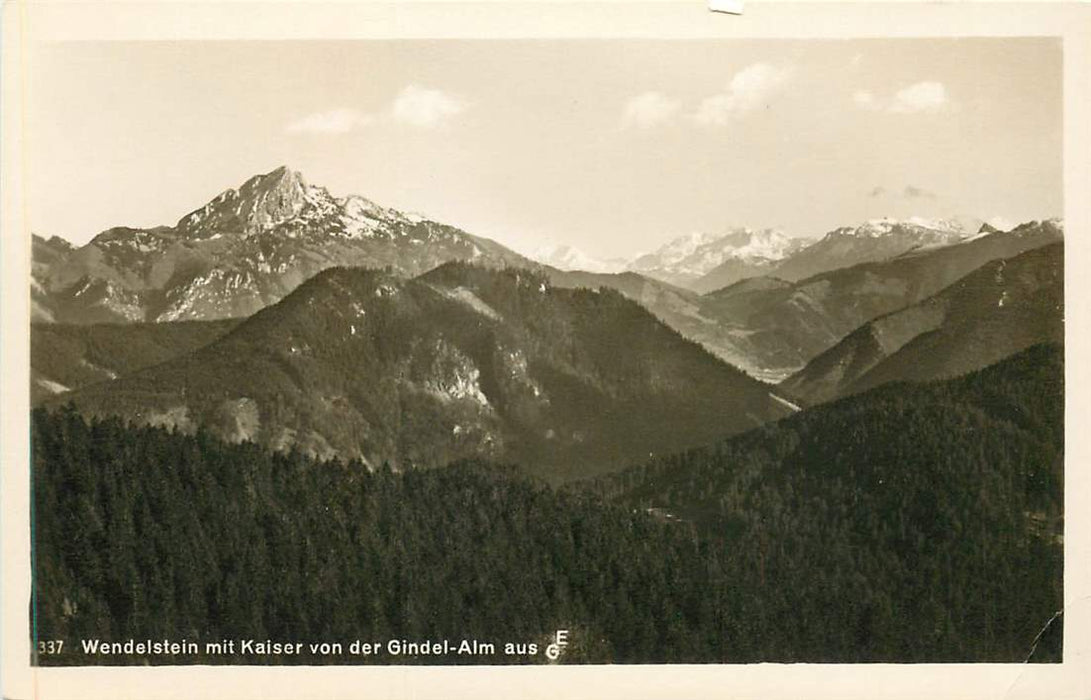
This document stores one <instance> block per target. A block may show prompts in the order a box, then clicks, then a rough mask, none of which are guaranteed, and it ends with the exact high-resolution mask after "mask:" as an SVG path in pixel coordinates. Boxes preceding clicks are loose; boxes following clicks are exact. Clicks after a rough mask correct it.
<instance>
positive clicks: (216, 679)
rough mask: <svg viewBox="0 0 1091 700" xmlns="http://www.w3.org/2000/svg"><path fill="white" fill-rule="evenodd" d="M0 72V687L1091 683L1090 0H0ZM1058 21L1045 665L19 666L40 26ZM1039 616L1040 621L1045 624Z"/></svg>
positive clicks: (837, 690) (932, 27)
mask: <svg viewBox="0 0 1091 700" xmlns="http://www.w3.org/2000/svg"><path fill="white" fill-rule="evenodd" d="M3 9H4V15H3V24H2V31H3V43H2V49H3V56H2V59H0V69H2V71H3V73H2V75H3V77H2V83H0V89H2V95H0V105H2V109H3V111H2V114H0V130H2V133H3V146H2V162H0V186H2V192H0V197H2V198H0V216H2V217H3V218H2V229H0V261H2V266H3V273H2V274H3V287H2V289H3V294H2V295H0V367H2V372H0V396H2V397H3V399H2V403H0V460H2V471H0V498H2V509H0V517H2V521H0V534H2V538H3V587H2V589H0V591H2V598H0V604H2V608H0V618H2V620H3V622H2V624H3V645H2V649H0V653H2V657H0V658H2V670H3V673H2V675H0V677H2V679H3V696H4V697H5V698H18V699H21V698H43V699H49V700H52V699H53V698H88V699H92V698H129V697H131V698H137V697H139V698H155V699H158V698H164V699H167V698H187V699H188V698H194V697H217V698H219V697H231V698H246V697H262V698H292V699H299V698H335V697H369V698H370V697H391V698H393V697H413V698H421V699H424V698H452V697H472V698H510V697H520V698H523V697H526V698H557V697H563V698H573V697H575V698H580V697H587V698H615V697H616V698H626V699H633V698H643V697H671V698H685V697H693V698H709V697H746V698H750V697H753V698H758V697H760V698H781V697H783V698H797V697H831V698H869V699H870V698H891V699H895V698H914V699H916V698H921V697H935V698H986V697H988V698H993V697H1005V698H1057V699H1058V700H1061V699H1065V698H1073V699H1080V700H1085V699H1086V698H1089V697H1091V644H1089V641H1091V634H1089V632H1091V592H1089V591H1091V556H1089V555H1091V537H1089V532H1091V528H1089V521H1091V508H1089V506H1091V503H1089V500H1091V498H1089V496H1091V473H1089V470H1088V469H1087V465H1088V464H1091V434H1089V432H1088V431H1087V430H1086V428H1085V427H1084V426H1086V423H1087V416H1091V391H1089V388H1091V366H1089V365H1091V362H1089V360H1091V348H1089V342H1091V332H1089V329H1088V307H1089V304H1088V302H1091V288H1089V282H1088V275H1086V274H1081V272H1082V271H1083V270H1085V269H1088V265H1089V263H1091V238H1089V224H1091V209H1089V204H1088V202H1089V194H1091V138H1089V129H1091V100H1089V90H1091V6H1088V5H1082V6H1081V5H1077V4H1056V3H955V4H926V3H923V2H922V3H895V2H869V3H845V4H841V3H824V2H805V3H780V2H773V1H771V0H766V1H764V2H754V1H751V2H749V3H747V4H746V6H745V8H744V11H743V14H742V15H739V16H736V15H727V14H723V13H713V12H710V11H709V10H708V8H707V5H705V4H704V3H703V2H693V1H690V0H678V1H673V2H622V1H618V2H578V1H569V2H564V3H546V2H475V3H463V2H457V0H456V1H453V2H411V1H410V2H399V3H390V2H321V3H319V2H294V3H269V2H209V3H199V2H193V3H164V2H127V3H111V2H94V3H78V2H55V3H54V2H43V3H28V2H9V3H8V4H6V5H5V6H4V8H3ZM961 36H966V37H970V36H975V37H976V36H1012V37H1015V36H1057V37H1061V38H1062V40H1063V52H1064V161H1065V162H1064V186H1065V198H1064V201H1065V238H1066V244H1065V247H1066V250H1065V257H1066V278H1065V287H1066V293H1065V296H1066V308H1067V313H1066V319H1065V332H1066V338H1065V354H1066V356H1067V361H1066V362H1065V386H1066V418H1065V436H1066V437H1065V441H1066V445H1065V514H1066V529H1065V542H1064V556H1065V559H1064V562H1065V581H1064V583H1065V586H1064V600H1065V628H1064V663H1062V664H1032V665H1023V664H917V665H908V664H906V665H901V664H822V665H819V664H794V665H793V664H754V665H723V666H720V665H669V666H645V665H641V666H620V665H619V666H563V665H562V666H550V667H541V666H531V667H516V666H489V667H482V666H473V667H420V666H314V667H266V666H229V667H212V666H174V667H154V668H133V667H78V668H73V667H69V668H52V667H39V668H33V667H31V666H30V665H29V657H30V638H29V634H28V613H29V601H30V546H29V543H30V533H29V523H30V503H29V391H28V387H29V332H28V331H29V318H30V313H29V308H30V296H29V285H28V283H27V280H28V279H29V261H30V245H29V242H30V231H29V230H28V228H27V226H28V222H27V216H26V212H25V207H26V206H27V205H26V203H25V197H24V193H23V190H22V186H23V179H22V173H23V171H24V169H25V168H26V159H27V157H28V154H27V153H26V152H25V151H24V149H23V135H24V134H25V133H26V131H27V130H28V129H33V124H28V123H27V122H26V118H25V114H24V111H23V98H24V95H25V91H26V89H27V83H28V81H30V80H32V78H33V74H34V73H33V71H34V58H35V56H34V50H35V47H36V46H38V45H40V43H41V42H64V41H120V40H179V41H186V40H196V39H202V40H210V39H215V40H225V41H226V40H239V39H248V40H271V39H290V40H329V39H338V40H341V39H399V38H400V39H419V38H465V39H469V38H510V39H515V38H528V39H529V38H549V39H560V38H591V37H601V38H604V39H611V38H637V37H642V38H665V39H677V40H686V39H697V38H702V39H709V38H720V39H733V38H734V39H738V38H784V39H788V38H797V39H802V38H816V39H817V38H826V39H837V38H849V37H852V38H871V37H875V38H878V37H887V38H894V37H905V38H911V37H912V38H917V37H919V38H925V37H928V38H934V37H961ZM1043 622H1044V621H1043Z"/></svg>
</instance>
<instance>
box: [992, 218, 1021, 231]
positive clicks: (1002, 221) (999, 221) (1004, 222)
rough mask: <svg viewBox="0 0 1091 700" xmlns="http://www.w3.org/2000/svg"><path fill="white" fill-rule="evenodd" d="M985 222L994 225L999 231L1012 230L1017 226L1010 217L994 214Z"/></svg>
mask: <svg viewBox="0 0 1091 700" xmlns="http://www.w3.org/2000/svg"><path fill="white" fill-rule="evenodd" d="M985 223H987V224H988V225H989V226H992V227H993V228H994V229H996V230H997V231H1010V230H1012V229H1013V228H1015V224H1014V223H1013V222H1012V221H1011V220H1010V219H1006V218H1004V217H1003V216H994V217H992V218H991V219H989V220H988V221H986V222H985Z"/></svg>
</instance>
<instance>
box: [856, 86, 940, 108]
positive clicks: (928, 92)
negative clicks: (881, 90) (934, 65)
mask: <svg viewBox="0 0 1091 700" xmlns="http://www.w3.org/2000/svg"><path fill="white" fill-rule="evenodd" d="M852 101H853V102H855V103H856V106H858V107H860V108H862V109H867V110H871V111H873V112H893V113H895V114H912V113H916V112H939V111H942V110H944V109H946V108H947V107H948V106H949V103H950V101H949V100H948V97H947V88H946V87H945V86H944V85H943V83H937V82H935V81H930V80H929V81H924V82H920V83H914V84H913V85H909V86H907V87H904V88H902V89H901V90H898V91H897V92H896V93H894V94H893V95H892V96H891V97H888V98H878V97H876V96H875V95H873V94H871V93H870V92H868V91H866V90H860V91H858V92H856V93H854V94H853V96H852Z"/></svg>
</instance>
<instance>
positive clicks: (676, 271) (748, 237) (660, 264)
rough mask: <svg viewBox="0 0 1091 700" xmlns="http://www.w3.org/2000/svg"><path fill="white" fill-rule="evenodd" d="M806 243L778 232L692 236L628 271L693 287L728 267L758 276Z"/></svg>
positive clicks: (639, 260)
mask: <svg viewBox="0 0 1091 700" xmlns="http://www.w3.org/2000/svg"><path fill="white" fill-rule="evenodd" d="M807 243H809V241H806V240H804V239H799V238H791V237H789V236H787V235H785V234H784V233H782V232H781V231H777V230H775V229H761V230H755V229H750V228H734V229H729V230H727V231H724V232H721V233H691V234H687V235H685V236H680V237H678V238H675V239H673V240H671V241H669V242H668V243H666V244H665V245H663V246H662V247H661V248H659V249H658V250H656V251H654V252H652V253H649V254H647V255H642V256H640V257H639V258H637V259H636V260H634V261H633V262H632V263H630V265H629V269H630V270H633V271H634V272H640V273H643V274H647V275H650V276H652V277H656V278H658V279H662V280H664V281H667V282H671V283H674V284H679V285H682V286H690V285H692V284H693V282H695V281H696V280H698V279H700V278H701V277H703V276H704V275H707V274H708V273H709V272H711V271H712V270H714V269H716V268H717V267H719V266H721V265H724V264H725V263H730V264H732V265H734V266H738V267H744V268H747V269H750V268H755V269H754V270H753V272H754V273H755V274H762V272H761V271H760V270H762V269H764V268H767V267H768V266H770V265H771V264H772V263H775V262H776V261H778V260H782V259H784V258H785V257H788V256H790V255H792V254H793V253H794V252H795V251H797V250H800V249H801V248H802V247H804V246H805V245H806V244H807ZM751 276H753V275H751Z"/></svg>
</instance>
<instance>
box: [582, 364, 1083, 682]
mask: <svg viewBox="0 0 1091 700" xmlns="http://www.w3.org/2000/svg"><path fill="white" fill-rule="evenodd" d="M1063 375H1064V373H1063V358H1062V355H1061V350H1060V348H1059V347H1058V346H1054V345H1039V346H1035V347H1033V348H1030V349H1028V350H1026V351H1024V352H1023V353H1020V354H1019V355H1016V356H1014V357H1012V358H1010V359H1008V360H1005V361H1003V362H1000V363H998V364H996V365H993V366H992V367H989V368H986V369H984V370H981V371H979V372H976V373H974V374H971V375H968V376H966V377H963V378H960V379H954V380H949V381H946V382H935V383H928V384H892V385H888V386H886V387H882V388H879V389H876V390H873V391H871V392H868V393H865V394H861V395H859V396H856V397H851V398H848V399H843V400H840V401H836V402H833V403H831V404H826V405H823V406H819V407H817V408H813V409H810V410H808V411H804V412H803V413H800V414H797V415H796V416H793V417H792V418H788V419H786V420H783V421H780V422H778V423H776V424H773V425H770V426H766V427H762V428H758V429H756V430H753V431H751V432H749V433H746V434H745V435H742V436H739V437H737V438H734V439H731V440H729V441H726V442H724V443H722V444H720V445H718V446H715V447H711V448H708V449H699V450H693V451H690V452H687V453H684V454H680V455H675V456H671V457H664V458H662V459H656V460H653V461H651V462H649V463H648V464H646V465H643V466H641V467H638V468H634V469H632V470H629V471H627V472H624V473H622V474H620V475H617V476H615V477H613V478H611V479H609V480H607V481H605V482H603V483H602V484H600V486H601V492H602V493H604V494H605V495H609V496H611V497H612V498H614V499H616V500H619V501H621V502H623V503H626V504H629V505H630V506H631V507H639V508H641V509H650V510H651V512H654V513H657V514H659V515H660V516H661V517H664V518H665V519H668V520H673V521H676V522H677V521H681V522H683V523H689V524H693V525H695V526H696V527H697V528H698V530H699V531H700V532H702V533H703V534H704V535H705V536H708V537H712V538H719V539H721V540H722V542H723V547H724V550H723V552H724V557H725V560H726V561H725V563H724V566H725V568H726V570H727V571H730V572H731V577H732V590H733V594H732V596H731V598H730V604H731V605H732V606H733V607H732V613H731V614H730V618H731V619H732V620H733V621H734V624H735V625H742V626H745V629H746V630H747V632H746V633H744V634H743V635H742V638H741V640H740V643H741V644H742V645H743V650H741V655H742V656H744V657H746V658H752V659H770V658H777V659H781V660H810V661H835V660H840V661H845V660H855V661H862V660H872V661H880V660H891V661H895V660H897V661H956V660H962V661H971V660H972V661H1021V660H1022V659H1023V658H1024V657H1025V656H1026V655H1027V654H1028V652H1029V650H1030V648H1031V642H1032V641H1033V640H1034V639H1035V636H1036V635H1037V634H1038V632H1039V631H1040V630H1041V629H1042V628H1043V626H1044V625H1045V623H1046V622H1047V621H1048V620H1050V618H1051V617H1052V615H1053V614H1054V612H1055V611H1057V610H1059V609H1060V608H1061V601H1062V580H1063V576H1062V559H1063V547H1062V541H1063V540H1062V538H1063V505H1064V501H1063V484H1062V481H1063V475H1064V460H1063V444H1064V397H1063V378H1064V376H1063ZM770 630H776V631H775V632H774V633H770ZM1057 639H1059V635H1058V637H1057ZM786 640H787V641H786ZM1058 653H1059V652H1058Z"/></svg>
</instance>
